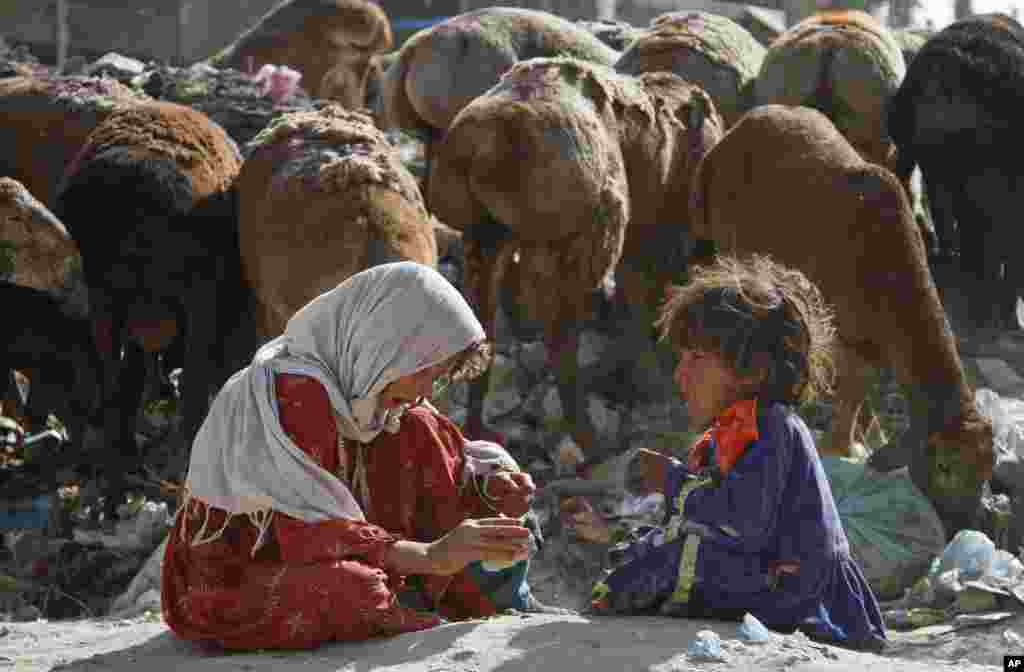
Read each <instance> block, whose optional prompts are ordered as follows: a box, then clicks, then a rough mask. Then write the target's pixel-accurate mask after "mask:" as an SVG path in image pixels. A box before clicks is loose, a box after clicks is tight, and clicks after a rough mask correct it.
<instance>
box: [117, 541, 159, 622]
mask: <svg viewBox="0 0 1024 672" xmlns="http://www.w3.org/2000/svg"><path fill="white" fill-rule="evenodd" d="M166 548H167V539H166V538H165V539H164V540H163V542H161V544H160V545H159V546H157V547H156V549H155V550H154V551H153V552H152V553H151V554H150V555H149V559H147V560H146V562H145V564H143V565H142V569H140V570H139V571H138V573H137V574H136V575H135V578H133V579H132V580H131V582H130V583H129V584H128V587H127V588H125V590H124V592H123V593H121V594H120V595H119V596H118V597H117V598H116V599H115V600H114V602H113V603H112V604H111V605H110V615H112V616H114V615H121V614H124V613H126V612H129V611H133V610H134V607H135V604H136V603H137V602H138V600H139V598H140V597H141V596H142V595H144V594H145V593H146V592H147V591H150V590H156V591H157V593H158V595H157V609H159V604H160V602H159V591H160V571H161V569H162V567H163V562H164V551H165V550H166Z"/></svg>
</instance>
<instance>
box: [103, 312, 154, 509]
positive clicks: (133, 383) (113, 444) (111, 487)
mask: <svg viewBox="0 0 1024 672" xmlns="http://www.w3.org/2000/svg"><path fill="white" fill-rule="evenodd" d="M118 326H119V329H118V332H119V333H121V332H122V330H123V326H121V325H118ZM145 357H146V353H145V352H143V350H142V347H141V346H140V345H139V344H138V343H136V342H135V341H133V340H131V339H124V352H123V355H122V356H121V358H120V359H119V360H118V359H116V358H115V368H116V380H117V383H116V388H115V389H114V390H113V392H112V394H111V396H110V397H108V401H109V403H107V404H106V405H105V413H104V427H105V430H106V434H107V437H108V442H109V443H108V445H107V455H106V457H107V459H106V464H105V465H104V466H105V470H104V476H105V478H106V481H107V486H106V488H105V492H104V495H105V497H106V502H105V505H104V513H105V515H106V518H107V520H108V521H110V520H114V519H115V515H116V511H117V506H118V505H119V504H120V503H121V501H122V499H123V497H124V494H125V492H126V490H127V485H126V482H125V478H124V477H125V475H126V474H127V473H129V472H130V471H133V470H136V469H138V468H139V466H140V454H139V448H138V444H136V442H135V429H136V425H137V420H138V414H139V406H140V403H141V401H142V392H143V388H144V387H145V383H146V362H145Z"/></svg>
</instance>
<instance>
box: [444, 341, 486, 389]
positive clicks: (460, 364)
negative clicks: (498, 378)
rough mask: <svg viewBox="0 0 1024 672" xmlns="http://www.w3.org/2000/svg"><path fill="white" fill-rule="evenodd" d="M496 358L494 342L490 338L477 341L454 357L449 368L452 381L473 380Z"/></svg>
mask: <svg viewBox="0 0 1024 672" xmlns="http://www.w3.org/2000/svg"><path fill="white" fill-rule="evenodd" d="M493 358H494V344H493V343H492V342H491V341H489V340H483V341H477V342H475V343H473V344H472V345H470V346H469V347H468V348H466V349H465V350H463V351H462V352H460V353H458V354H457V355H455V356H454V357H452V365H451V369H449V371H450V373H449V375H450V376H451V382H453V383H458V382H462V381H468V380H473V379H474V378H476V377H478V376H479V375H480V374H482V373H483V372H484V371H486V370H487V369H488V367H490V365H491V361H492V360H493Z"/></svg>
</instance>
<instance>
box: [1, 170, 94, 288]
mask: <svg viewBox="0 0 1024 672" xmlns="http://www.w3.org/2000/svg"><path fill="white" fill-rule="evenodd" d="M81 263H82V262H81V257H80V256H79V254H78V246H77V245H75V242H74V241H73V240H72V239H71V236H70V235H69V234H68V231H67V229H66V228H64V225H63V224H61V222H60V221H59V220H58V219H57V218H56V217H55V216H54V215H53V213H52V212H50V211H49V210H48V209H47V208H46V206H44V205H43V204H42V203H40V202H39V201H38V200H36V199H35V197H33V196H32V194H30V193H29V191H28V189H26V188H25V187H24V185H22V184H21V183H20V182H18V181H17V180H12V179H11V178H9V177H0V278H2V279H4V280H6V281H8V282H13V283H15V284H17V285H22V286H24V287H32V288H34V289H39V290H44V291H49V292H50V293H52V294H60V293H63V292H65V291H70V290H71V288H72V284H73V283H74V282H75V281H76V280H80V278H78V271H80V269H81ZM82 307H83V308H84V306H82Z"/></svg>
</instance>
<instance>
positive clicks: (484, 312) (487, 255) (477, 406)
mask: <svg viewBox="0 0 1024 672" xmlns="http://www.w3.org/2000/svg"><path fill="white" fill-rule="evenodd" d="M479 228H481V229H485V230H484V231H480V230H478V229H477V228H476V227H474V228H471V229H469V230H467V231H466V232H465V233H464V235H463V250H464V252H463V254H464V255H465V256H464V259H465V290H464V291H465V293H466V299H467V301H468V302H469V305H470V306H471V307H472V308H473V311H474V312H475V313H476V315H477V318H478V319H479V320H480V323H481V325H482V326H483V328H484V333H485V334H486V335H487V337H488V338H490V339H493V338H494V326H495V321H496V320H495V312H496V311H497V289H496V288H497V283H498V277H497V273H498V269H497V268H496V266H497V264H496V260H497V258H498V256H499V250H500V248H501V243H502V241H501V238H500V234H499V235H495V232H494V231H493V230H490V227H488V226H487V225H486V224H481V225H479ZM490 384H491V372H490V369H489V368H488V369H487V370H485V371H484V372H483V373H482V374H480V375H479V376H478V377H477V378H475V379H474V380H473V381H471V382H470V384H469V408H468V412H467V414H466V426H465V434H466V436H467V437H469V438H471V439H482V438H485V437H486V436H487V435H488V433H487V432H486V430H485V429H484V397H486V396H487V391H488V389H489V388H490Z"/></svg>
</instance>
